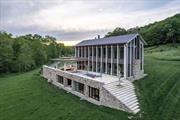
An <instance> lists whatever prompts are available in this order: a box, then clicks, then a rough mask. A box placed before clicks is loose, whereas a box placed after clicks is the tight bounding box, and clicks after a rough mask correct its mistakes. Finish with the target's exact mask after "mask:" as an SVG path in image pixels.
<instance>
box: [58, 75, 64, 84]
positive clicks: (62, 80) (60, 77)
mask: <svg viewBox="0 0 180 120" xmlns="http://www.w3.org/2000/svg"><path fill="white" fill-rule="evenodd" d="M57 82H58V83H61V84H63V83H64V78H63V77H62V76H59V75H57Z"/></svg>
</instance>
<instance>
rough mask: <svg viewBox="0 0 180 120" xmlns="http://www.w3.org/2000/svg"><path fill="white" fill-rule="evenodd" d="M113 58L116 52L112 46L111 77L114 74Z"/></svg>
mask: <svg viewBox="0 0 180 120" xmlns="http://www.w3.org/2000/svg"><path fill="white" fill-rule="evenodd" d="M113 57H114V50H113V45H111V75H112V74H113Z"/></svg>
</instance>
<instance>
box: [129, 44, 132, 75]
mask: <svg viewBox="0 0 180 120" xmlns="http://www.w3.org/2000/svg"><path fill="white" fill-rule="evenodd" d="M129 64H130V76H131V69H132V42H130V60H129Z"/></svg>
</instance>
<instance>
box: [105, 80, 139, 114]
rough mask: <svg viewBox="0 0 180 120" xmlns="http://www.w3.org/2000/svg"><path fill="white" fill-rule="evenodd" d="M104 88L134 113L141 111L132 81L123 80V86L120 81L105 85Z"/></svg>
mask: <svg viewBox="0 0 180 120" xmlns="http://www.w3.org/2000/svg"><path fill="white" fill-rule="evenodd" d="M103 87H104V89H106V90H107V91H108V92H109V93H110V94H112V95H113V96H114V97H115V98H117V99H118V100H119V101H120V102H121V103H122V104H123V105H125V106H126V107H127V108H128V109H129V111H131V112H132V113H134V114H136V113H138V112H139V111H140V108H139V103H138V99H137V96H136V93H135V87H134V85H133V83H131V82H130V81H128V80H123V82H122V83H121V85H119V81H116V82H112V83H109V84H105V85H104V86H103Z"/></svg>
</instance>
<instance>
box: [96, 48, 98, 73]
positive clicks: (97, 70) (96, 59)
mask: <svg viewBox="0 0 180 120" xmlns="http://www.w3.org/2000/svg"><path fill="white" fill-rule="evenodd" d="M96 72H98V46H96Z"/></svg>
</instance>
